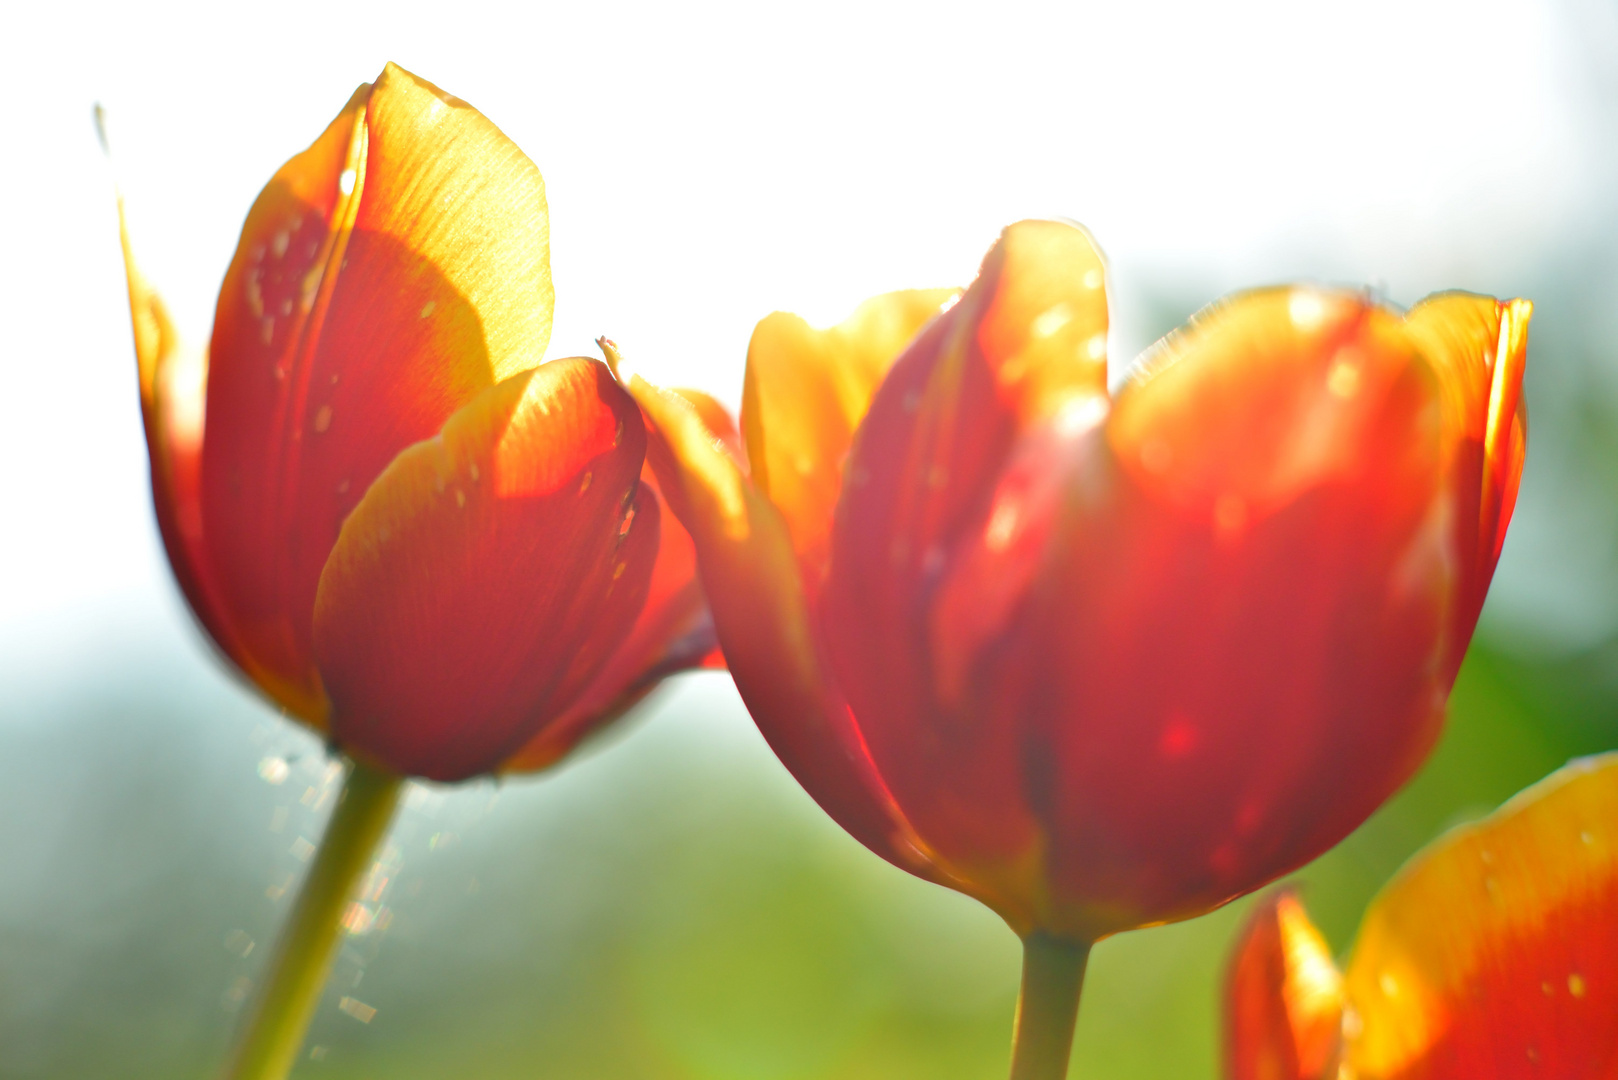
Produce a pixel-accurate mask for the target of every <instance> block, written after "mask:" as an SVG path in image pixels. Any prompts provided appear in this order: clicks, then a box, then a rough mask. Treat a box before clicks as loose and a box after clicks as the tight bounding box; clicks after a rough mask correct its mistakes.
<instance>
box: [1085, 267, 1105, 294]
mask: <svg viewBox="0 0 1618 1080" xmlns="http://www.w3.org/2000/svg"><path fill="white" fill-rule="evenodd" d="M1102 277H1103V275H1102V273H1101V269H1100V268H1099V267H1091V268H1090V269H1089V270H1086V271H1085V272H1084V287H1085V288H1086V289H1099V288H1101V280H1102Z"/></svg>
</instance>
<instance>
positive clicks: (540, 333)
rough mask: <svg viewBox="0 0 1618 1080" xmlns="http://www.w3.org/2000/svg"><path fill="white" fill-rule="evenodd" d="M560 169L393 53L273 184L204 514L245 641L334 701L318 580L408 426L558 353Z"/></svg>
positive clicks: (261, 218)
mask: <svg viewBox="0 0 1618 1080" xmlns="http://www.w3.org/2000/svg"><path fill="white" fill-rule="evenodd" d="M548 259H549V228H548V223H547V218H546V215H545V200H544V187H543V183H542V181H541V180H540V177H539V173H538V171H537V170H536V169H535V167H534V165H533V164H532V162H530V161H528V160H527V158H525V157H524V156H523V155H522V153H521V151H519V150H518V149H517V148H516V147H515V146H514V145H512V144H511V142H510V141H509V140H507V139H506V138H505V137H504V136H503V135H501V134H500V132H499V131H498V130H497V129H496V128H495V127H494V125H492V124H491V123H490V122H489V121H488V120H486V119H485V118H483V117H482V116H481V115H479V114H478V113H477V112H476V111H475V110H473V109H472V108H470V107H469V106H467V105H466V104H465V103H464V102H461V101H458V100H457V99H455V98H452V97H450V96H448V95H446V94H444V93H442V92H441V91H439V90H438V89H437V88H435V87H433V86H431V85H430V84H428V83H425V82H423V81H421V80H419V79H417V78H415V77H414V76H412V75H410V74H409V73H407V72H405V71H403V70H402V69H400V68H398V67H395V66H393V65H389V66H388V68H387V69H386V70H385V71H384V72H383V74H382V76H381V77H380V78H379V79H378V80H377V83H376V85H375V86H374V87H370V88H365V87H362V88H361V89H360V90H359V91H358V92H357V93H356V94H355V96H354V98H353V100H351V101H350V103H349V105H348V106H347V107H346V108H345V109H344V111H343V113H342V114H341V115H339V117H338V118H337V119H336V120H335V121H333V123H332V125H331V126H330V127H329V128H328V129H327V131H326V132H325V134H323V135H322V136H321V137H320V139H318V140H317V141H316V142H315V144H314V145H313V146H311V147H310V148H309V149H308V150H307V151H305V152H304V153H302V154H300V155H298V156H297V157H295V158H293V159H292V160H291V161H289V162H288V163H287V164H286V165H285V166H284V167H283V168H282V169H281V171H280V172H278V173H277V174H276V176H275V177H274V178H273V179H272V180H271V182H270V184H269V185H268V186H267V187H266V188H265V190H264V192H263V194H261V195H260V196H259V199H258V201H257V202H256V203H255V205H254V207H253V209H252V211H251V213H250V214H249V215H248V219H247V223H246V225H245V226H244V228H243V231H242V239H241V244H240V246H239V247H238V249H237V252H236V256H235V259H234V260H233V262H232V264H231V268H230V271H229V273H228V274H227V275H226V279H225V283H224V287H223V289H222V290H221V293H220V299H219V307H218V312H217V314H216V318H215V324H214V339H213V349H212V367H211V370H210V372H209V382H208V415H209V417H210V418H211V419H212V423H211V424H210V428H209V431H208V439H207V442H206V444H205V447H204V451H203V469H202V483H203V506H204V516H205V521H204V526H205V529H204V535H205V537H206V543H207V545H208V548H209V551H210V555H211V561H212V563H213V565H214V566H215V567H216V568H217V571H218V579H219V584H220V590H221V596H222V599H223V601H224V604H225V607H226V609H227V610H228V613H229V617H230V620H231V622H232V625H233V626H234V627H235V629H236V632H237V634H238V636H239V637H240V639H241V641H242V643H243V646H244V648H245V649H246V650H247V651H248V652H249V653H251V654H252V656H253V657H254V658H255V660H256V661H257V662H258V663H259V664H260V665H261V666H263V667H265V668H268V669H270V670H271V671H273V672H275V673H277V675H278V676H279V677H280V678H281V679H282V680H283V681H284V682H286V683H288V684H292V685H294V686H296V687H297V693H296V694H295V695H294V696H293V698H292V699H291V700H287V701H286V702H285V703H286V704H287V705H288V707H290V708H292V709H293V710H294V711H297V712H299V713H300V714H301V715H303V716H304V717H305V718H306V719H310V720H316V721H318V720H319V719H320V713H321V712H323V711H324V698H323V696H322V694H321V690H320V682H319V676H318V674H317V673H316V671H315V668H314V664H313V654H312V652H311V644H310V637H309V635H310V625H311V613H312V611H313V607H314V599H315V590H316V586H317V583H318V581H319V578H320V573H321V569H322V567H323V566H324V565H325V561H326V556H327V554H328V553H329V552H330V550H331V547H332V544H333V543H334V542H335V540H336V538H337V533H338V529H339V526H340V525H341V523H342V521H343V518H344V517H345V515H347V514H348V513H349V512H350V511H351V510H352V509H353V507H354V506H355V504H356V503H357V502H358V501H359V500H360V498H361V496H363V495H364V494H365V491H366V489H367V488H368V487H369V485H370V484H371V482H372V480H373V479H375V477H376V476H377V475H378V474H379V473H380V472H381V471H382V469H383V468H384V467H386V466H387V464H388V463H389V462H390V461H391V460H392V459H393V457H394V455H395V454H397V453H398V452H399V451H400V450H402V449H403V448H404V447H406V446H409V445H410V444H412V443H415V442H418V441H420V440H422V439H425V438H428V437H430V436H432V435H433V434H434V433H435V432H437V431H438V430H439V428H440V427H441V426H442V425H443V423H444V421H445V420H446V419H447V418H448V417H449V416H450V414H451V413H453V412H454V411H455V410H457V409H458V408H460V407H461V406H462V405H464V404H466V403H467V402H469V401H471V400H472V399H473V398H474V397H475V396H476V395H477V394H479V393H480V392H482V391H483V390H484V389H485V388H487V387H488V386H490V385H492V384H493V383H494V382H495V381H496V380H498V379H500V378H503V377H505V376H507V375H509V374H511V373H513V372H515V371H519V370H522V369H523V368H526V367H529V366H531V365H533V364H535V363H538V361H539V359H540V357H541V355H542V353H543V350H544V347H545V343H546V338H547V336H548V333H549V327H550V315H551V306H552V295H551V286H550V275H549V270H548Z"/></svg>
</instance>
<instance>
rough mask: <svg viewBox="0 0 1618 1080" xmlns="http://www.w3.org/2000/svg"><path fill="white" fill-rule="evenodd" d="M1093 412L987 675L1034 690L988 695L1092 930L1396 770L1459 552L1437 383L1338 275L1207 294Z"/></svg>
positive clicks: (1341, 806)
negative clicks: (1062, 502) (1038, 562)
mask: <svg viewBox="0 0 1618 1080" xmlns="http://www.w3.org/2000/svg"><path fill="white" fill-rule="evenodd" d="M1165 358H1170V359H1172V362H1171V363H1167V364H1164V363H1162V361H1163V360H1164V359H1165ZM1104 431H1105V436H1106V445H1105V447H1103V450H1104V451H1105V452H1102V453H1098V454H1096V455H1095V456H1094V458H1093V460H1092V462H1091V467H1090V468H1089V469H1087V471H1086V474H1085V478H1084V483H1083V484H1081V485H1078V486H1075V487H1074V488H1073V489H1072V490H1073V493H1074V496H1073V498H1072V499H1071V500H1070V502H1069V505H1068V506H1067V508H1066V511H1065V512H1066V514H1067V515H1068V517H1067V520H1066V521H1064V522H1063V525H1062V528H1061V530H1060V536H1061V548H1060V553H1059V555H1058V556H1057V557H1055V558H1052V559H1051V560H1050V562H1049V565H1050V566H1051V568H1052V569H1051V570H1050V572H1048V573H1046V574H1044V575H1043V576H1042V577H1041V578H1040V579H1039V582H1038V585H1037V587H1036V588H1034V589H1033V590H1032V595H1033V596H1034V597H1035V599H1034V601H1033V603H1032V606H1031V607H1030V609H1029V611H1028V613H1027V615H1026V616H1025V618H1023V619H1022V620H1019V629H1018V635H1017V636H1016V637H1014V638H1013V639H1012V640H1010V641H1008V643H1007V644H1006V645H1005V646H1004V650H1005V653H1006V655H1007V657H1008V659H1007V660H1006V661H1005V671H1006V674H1004V675H1003V676H1002V682H1003V683H1005V684H1010V685H1016V684H1017V680H1018V678H1019V677H1020V678H1021V679H1022V682H1023V683H1025V684H1027V685H1028V686H1030V687H1031V689H1029V690H1028V691H1027V692H1026V693H1025V694H1024V698H1023V702H1018V701H1012V702H1011V703H1009V704H1006V705H1004V707H1005V708H1007V709H1011V710H1013V711H1014V712H1015V714H1017V715H1023V714H1024V713H1026V715H1028V716H1029V719H1028V721H1026V723H1027V724H1028V732H1027V734H1026V735H1025V738H1027V739H1028V741H1029V743H1030V745H1032V746H1036V747H1040V748H1041V749H1040V750H1039V752H1038V753H1037V754H1036V753H1034V752H1033V751H1030V754H1031V757H1032V760H1034V761H1035V762H1036V763H1038V764H1039V765H1040V768H1038V769H1035V770H1034V771H1033V772H1032V773H1031V774H1030V779H1029V787H1030V789H1031V790H1032V792H1033V795H1032V796H1031V798H1030V804H1031V805H1033V806H1035V807H1037V808H1038V809H1039V813H1040V817H1041V820H1042V823H1043V829H1044V832H1045V833H1046V835H1047V836H1048V837H1049V838H1050V845H1049V848H1050V852H1051V855H1050V866H1049V877H1050V880H1051V881H1052V883H1053V887H1054V889H1055V890H1056V892H1057V893H1058V895H1059V897H1060V901H1061V910H1063V911H1064V912H1065V913H1066V917H1067V918H1069V919H1071V920H1073V924H1074V928H1075V931H1077V930H1079V929H1080V928H1085V927H1087V928H1088V932H1089V933H1091V934H1105V933H1110V932H1114V931H1116V930H1119V929H1124V928H1128V927H1131V926H1138V925H1142V924H1150V923H1153V922H1158V921H1168V920H1173V919H1180V918H1186V917H1189V916H1191V915H1195V914H1199V913H1201V912H1203V911H1207V910H1210V909H1211V908H1213V907H1216V906H1218V905H1219V904H1221V903H1223V902H1225V901H1227V900H1229V899H1231V898H1233V897H1235V896H1238V895H1241V894H1242V893H1244V892H1248V891H1251V890H1252V889H1254V888H1257V887H1258V886H1260V885H1262V884H1264V883H1265V882H1266V881H1269V880H1272V879H1274V878H1275V877H1277V876H1279V875H1280V874H1282V873H1285V872H1287V871H1288V870H1291V869H1293V868H1295V867H1297V866H1299V865H1301V864H1303V863H1304V862H1307V861H1308V860H1309V859H1311V858H1313V857H1314V856H1316V855H1318V854H1319V853H1320V852H1322V851H1324V850H1325V849H1326V848H1328V847H1330V846H1331V845H1332V844H1334V843H1336V842H1337V841H1338V840H1340V839H1342V837H1343V836H1345V835H1347V833H1348V832H1349V831H1351V830H1352V829H1353V828H1354V827H1355V826H1356V825H1358V824H1359V823H1360V822H1361V821H1363V820H1364V818H1365V817H1366V816H1367V815H1368V814H1369V813H1370V812H1371V811H1372V810H1373V809H1374V808H1375V807H1376V806H1377V805H1378V804H1380V803H1381V802H1382V800H1383V799H1385V798H1386V797H1387V796H1388V795H1389V794H1391V792H1392V791H1393V790H1395V789H1396V788H1397V787H1398V786H1399V785H1400V784H1402V783H1403V782H1404V781H1405V780H1406V779H1407V778H1408V777H1409V775H1410V774H1411V773H1412V772H1413V771H1414V769H1415V767H1416V766H1417V764H1418V763H1419V762H1420V761H1421V760H1422V759H1423V757H1424V756H1425V754H1426V752H1427V751H1428V750H1429V749H1430V747H1431V745H1432V744H1433V742H1434V740H1435V739H1436V737H1437V734H1438V731H1439V728H1440V725H1441V723H1442V708H1443V702H1444V698H1445V695H1446V694H1447V691H1448V689H1449V683H1448V676H1447V674H1446V673H1445V672H1444V671H1443V670H1442V666H1441V662H1440V658H1441V656H1442V655H1443V650H1444V648H1445V647H1446V646H1445V642H1444V625H1445V622H1444V620H1445V619H1446V617H1447V613H1448V610H1449V605H1450V602H1451V598H1452V596H1453V587H1454V582H1455V570H1454V566H1455V562H1456V559H1455V553H1454V550H1453V544H1452V538H1451V536H1450V535H1449V534H1448V533H1447V532H1446V529H1445V525H1446V521H1447V517H1446V513H1447V506H1448V504H1447V502H1446V499H1445V497H1444V496H1445V492H1444V488H1443V481H1442V472H1441V470H1440V464H1441V461H1442V439H1441V429H1440V423H1439V406H1438V404H1437V390H1436V387H1435V385H1434V381H1433V379H1432V376H1431V374H1430V372H1429V371H1428V370H1427V368H1426V366H1425V365H1424V364H1422V363H1421V362H1420V360H1419V358H1417V357H1416V356H1415V355H1414V354H1413V353H1412V352H1411V351H1410V349H1409V348H1408V347H1407V346H1406V345H1405V343H1404V342H1403V339H1402V337H1401V336H1400V335H1399V333H1398V320H1397V319H1396V318H1395V317H1393V316H1391V315H1389V314H1387V313H1385V312H1382V311H1381V310H1380V309H1377V308H1374V307H1372V306H1371V305H1369V304H1367V303H1366V302H1364V301H1363V300H1362V299H1361V298H1359V297H1357V296H1352V295H1348V294H1333V293H1319V292H1315V291H1312V290H1299V291H1293V292H1290V293H1289V292H1286V291H1282V290H1274V291H1269V292H1263V293H1254V294H1249V295H1247V296H1244V297H1241V298H1239V299H1237V300H1236V301H1234V302H1232V303H1229V304H1227V305H1224V306H1222V307H1219V308H1216V309H1214V310H1213V311H1212V312H1210V313H1209V314H1207V315H1205V316H1203V317H1202V318H1200V319H1199V320H1198V321H1196V322H1194V323H1193V324H1192V325H1191V327H1190V328H1188V329H1187V330H1186V331H1184V332H1182V333H1181V334H1179V335H1176V337H1175V338H1173V339H1171V341H1170V342H1169V343H1168V345H1167V346H1166V347H1165V350H1164V353H1162V354H1160V356H1159V364H1158V365H1157V366H1156V367H1155V368H1153V369H1151V370H1150V371H1149V373H1148V374H1147V376H1145V377H1144V378H1143V379H1141V380H1139V381H1137V382H1135V383H1133V384H1132V385H1130V386H1128V387H1126V389H1125V390H1124V391H1123V392H1122V393H1121V394H1120V396H1119V398H1118V400H1117V401H1116V402H1115V404H1114V407H1113V411H1112V413H1111V415H1110V417H1109V418H1108V420H1107V423H1106V426H1105V428H1104ZM1025 670H1026V671H1028V672H1032V673H1034V674H1037V675H1038V679H1037V680H1035V678H1034V675H1026V676H1019V672H1022V671H1025ZM1036 689H1037V691H1038V692H1037V693H1036V692H1035V690H1036ZM1002 696H1005V695H1002ZM1024 702H1025V703H1024ZM1165 793H1172V796H1168V795H1166V794H1165Z"/></svg>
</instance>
